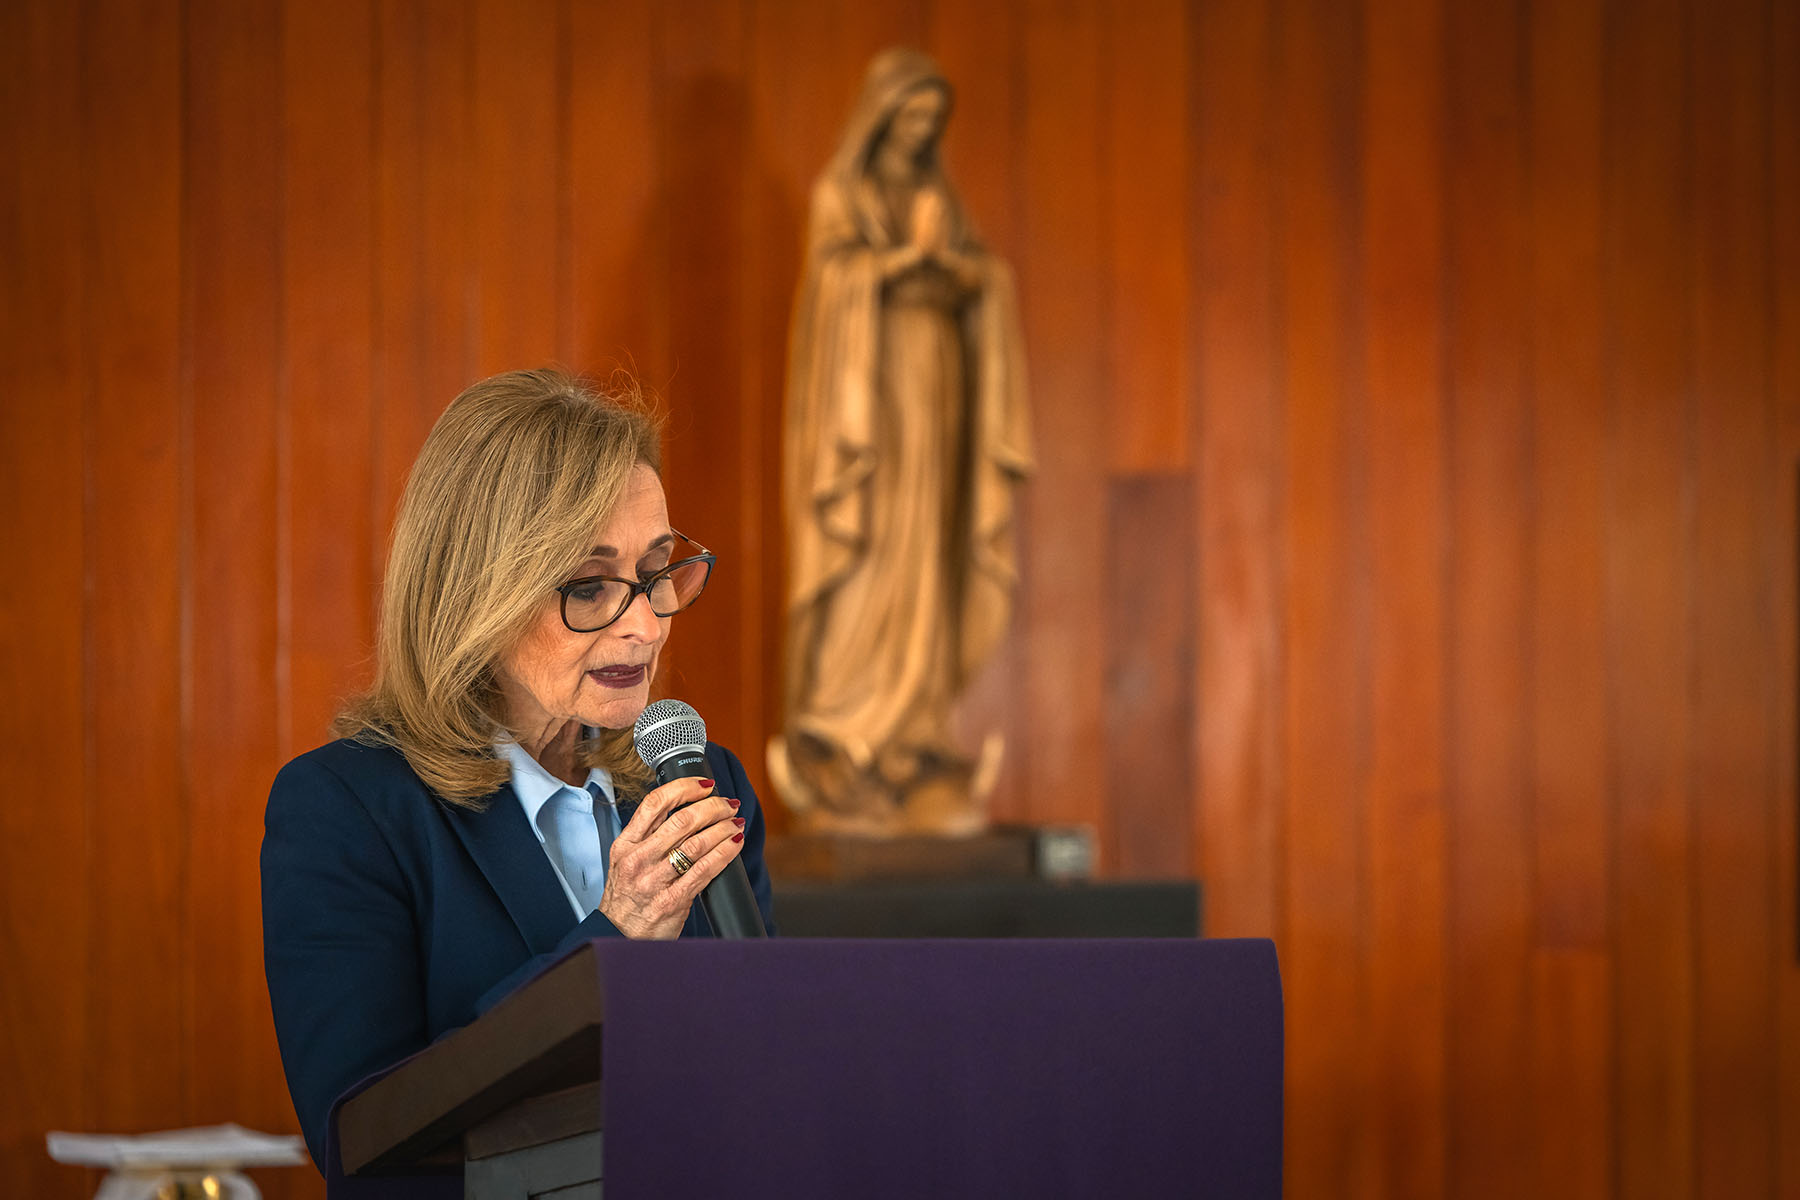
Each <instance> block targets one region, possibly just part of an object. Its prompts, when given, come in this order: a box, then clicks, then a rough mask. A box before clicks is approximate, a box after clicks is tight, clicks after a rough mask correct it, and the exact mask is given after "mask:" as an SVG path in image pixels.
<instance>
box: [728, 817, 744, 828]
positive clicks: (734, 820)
mask: <svg viewBox="0 0 1800 1200" xmlns="http://www.w3.org/2000/svg"><path fill="white" fill-rule="evenodd" d="M731 823H732V824H733V825H736V826H737V827H738V828H739V829H742V828H743V827H744V818H742V817H733V818H731Z"/></svg>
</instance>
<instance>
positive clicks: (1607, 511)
mask: <svg viewBox="0 0 1800 1200" xmlns="http://www.w3.org/2000/svg"><path fill="white" fill-rule="evenodd" d="M1618 5H1619V0H1606V2H1605V3H1604V4H1603V6H1602V10H1601V38H1600V45H1601V55H1600V161H1601V167H1600V219H1601V229H1602V235H1601V236H1602V241H1601V246H1600V287H1599V292H1600V327H1601V347H1600V360H1601V367H1600V370H1601V386H1602V387H1603V388H1604V390H1605V399H1604V404H1605V417H1604V421H1603V424H1604V427H1605V451H1606V458H1605V462H1604V463H1603V465H1602V470H1603V471H1604V472H1605V475H1606V478H1605V480H1604V481H1603V491H1602V495H1603V502H1602V513H1601V519H1602V521H1603V523H1604V530H1605V532H1604V534H1603V537H1604V540H1605V543H1606V555H1607V559H1608V562H1607V565H1606V566H1605V568H1604V569H1603V572H1604V583H1603V584H1602V586H1603V588H1604V589H1605V591H1606V596H1605V597H1603V598H1602V601H1601V603H1602V607H1603V608H1604V609H1607V610H1608V611H1610V607H1611V604H1610V601H1611V595H1612V592H1613V567H1612V560H1613V559H1614V558H1615V556H1616V553H1617V551H1616V549H1615V547H1614V546H1613V545H1612V542H1613V540H1614V539H1615V538H1616V537H1617V535H1618V527H1619V525H1618V522H1619V512H1618V486H1617V485H1618V478H1617V474H1618V472H1617V469H1616V466H1617V462H1618V438H1619V419H1618V414H1619V408H1618V400H1619V380H1618V365H1619V364H1618V346H1619V323H1618V311H1617V308H1616V306H1615V304H1614V294H1615V291H1614V289H1615V279H1616V277H1617V274H1618V257H1619V254H1618V236H1617V234H1616V232H1614V231H1613V230H1612V228H1611V218H1612V214H1613V212H1614V211H1615V209H1616V207H1617V205H1618V202H1619V195H1618V187H1617V185H1616V183H1615V171H1614V169H1613V168H1612V165H1611V164H1612V163H1613V161H1614V159H1615V158H1616V157H1617V155H1618V138H1617V133H1618V128H1617V121H1616V118H1615V112H1616V108H1617V101H1616V97H1615V94H1614V93H1615V89H1616V87H1617V80H1616V78H1615V72H1614V70H1613V46H1614V44H1615V42H1616V41H1617V37H1618V25H1619V17H1618ZM1604 631H1605V632H1604V634H1603V636H1604V637H1605V640H1606V642H1605V646H1604V647H1603V649H1602V653H1603V655H1604V659H1605V677H1606V697H1605V702H1604V706H1605V712H1606V717H1605V726H1604V729H1605V740H1606V753H1605V763H1604V775H1605V779H1606V798H1605V803H1606V807H1607V822H1608V824H1609V825H1610V826H1611V829H1612V836H1611V837H1610V838H1608V839H1607V851H1608V855H1607V873H1608V878H1607V890H1608V892H1609V895H1608V904H1607V912H1606V929H1607V946H1608V957H1609V959H1610V961H1611V963H1612V983H1613V986H1612V989H1611V995H1610V996H1609V997H1608V1005H1609V1007H1610V1009H1611V1014H1610V1015H1611V1028H1610V1030H1609V1031H1608V1035H1609V1045H1608V1047H1607V1050H1608V1054H1609V1055H1610V1057H1611V1060H1612V1079H1611V1081H1610V1084H1611V1086H1610V1088H1609V1092H1610V1096H1609V1101H1608V1107H1609V1108H1610V1110H1611V1112H1610V1120H1611V1122H1612V1129H1611V1134H1612V1138H1611V1140H1612V1153H1611V1156H1610V1159H1611V1161H1610V1167H1611V1172H1610V1174H1611V1185H1612V1186H1611V1190H1612V1194H1613V1195H1614V1196H1617V1195H1619V1194H1620V1193H1621V1191H1622V1190H1623V1188H1624V1183H1625V1155H1624V1153H1623V1148H1622V1147H1621V1146H1620V1144H1619V1140H1620V1137H1621V1135H1622V1133H1623V1131H1624V1108H1625V1100H1624V1096H1625V1086H1624V1084H1625V1056H1624V1051H1623V1035H1622V1033H1621V1030H1622V1028H1623V1025H1624V1020H1623V1018H1624V1011H1625V1001H1624V989H1623V988H1621V987H1620V986H1619V979H1620V975H1621V970H1620V962H1619V959H1620V954H1619V939H1620V930H1621V929H1622V928H1623V926H1624V895H1623V892H1624V871H1623V855H1622V854H1621V850H1620V844H1621V842H1622V840H1623V837H1624V828H1625V827H1624V822H1623V805H1622V801H1621V795H1622V789H1621V788H1620V786H1619V772H1620V769H1621V766H1620V755H1619V728H1620V721H1619V658H1620V655H1619V633H1618V629H1617V628H1616V626H1615V624H1614V622H1612V621H1611V620H1607V621H1605V623H1604Z"/></svg>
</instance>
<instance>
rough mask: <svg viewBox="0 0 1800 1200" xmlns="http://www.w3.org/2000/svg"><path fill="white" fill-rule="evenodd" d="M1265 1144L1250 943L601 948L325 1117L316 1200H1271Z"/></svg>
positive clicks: (1271, 992) (1274, 1085)
mask: <svg viewBox="0 0 1800 1200" xmlns="http://www.w3.org/2000/svg"><path fill="white" fill-rule="evenodd" d="M1281 1120H1282V1005H1281V985H1280V979H1279V975H1278V969H1277V965H1276V960H1275V950H1274V946H1273V944H1271V943H1269V942H1267V941H1260V940H1242V941H1223V940H1222V941H1193V940H1158V939H1145V940H1098V941H1085V940H1067V941H1064V940H1043V941H1011V940H1008V941H982V940H956V941H867V942H864V941H833V940H828V939H818V940H812V939H807V940H790V941H784V940H780V939H776V940H771V941H766V942H754V943H751V942H714V941H683V942H673V943H641V942H624V941H611V940H608V941H596V942H590V943H588V944H586V945H584V946H582V947H580V948H578V949H577V950H576V951H574V952H573V953H572V954H570V955H569V956H568V957H566V958H564V959H562V960H561V961H559V962H558V963H557V964H555V965H554V966H552V967H550V968H549V969H548V970H547V971H545V972H544V973H542V974H540V975H539V976H538V977H536V978H535V979H533V980H532V981H530V982H529V983H527V984H526V985H525V986H524V987H522V988H520V989H519V990H518V991H517V992H515V993H513V994H512V995H511V996H509V997H507V998H506V999H505V1000H503V1001H501V1002H500V1003H499V1004H498V1005H496V1006H495V1007H494V1008H493V1009H492V1010H490V1011H489V1012H488V1013H487V1014H485V1015H484V1016H482V1017H481V1018H480V1019H479V1020H477V1021H475V1022H474V1023H473V1024H471V1025H468V1026H466V1027H465V1028H463V1029H460V1030H458V1031H456V1032H455V1033H452V1034H450V1035H448V1036H446V1037H444V1038H443V1039H441V1040H440V1041H438V1042H437V1043H435V1044H434V1045H432V1046H431V1047H429V1048H428V1049H426V1050H425V1051H423V1052H421V1053H420V1054H418V1055H415V1056H414V1057H413V1058H411V1059H409V1060H407V1061H406V1062H405V1063H403V1064H401V1065H400V1066H399V1067H397V1068H396V1069H394V1070H393V1071H391V1072H389V1073H387V1074H385V1075H383V1076H381V1077H379V1078H378V1079H376V1080H375V1081H374V1082H372V1083H370V1084H368V1085H366V1086H364V1087H363V1088H362V1090H360V1091H358V1092H356V1093H355V1094H353V1095H351V1096H349V1097H348V1098H346V1099H344V1100H342V1101H340V1103H339V1105H338V1108H337V1110H336V1112H335V1114H334V1119H333V1124H332V1142H333V1148H332V1158H333V1160H334V1162H333V1166H334V1168H335V1169H334V1170H333V1171H332V1172H330V1176H331V1178H330V1180H329V1183H330V1192H331V1194H332V1195H333V1196H343V1197H350V1196H357V1195H383V1196H400V1195H414V1196H421V1197H422V1196H428V1195H430V1196H457V1195H464V1194H466V1195H467V1196H470V1197H476V1198H479V1200H489V1198H497V1197H508V1198H509V1200H523V1198H525V1197H535V1196H554V1197H557V1198H558V1200H572V1198H575V1197H597V1196H600V1195H601V1189H602V1186H603V1183H602V1177H603V1175H604V1187H605V1189H606V1190H607V1191H609V1192H611V1193H612V1194H613V1195H614V1196H615V1197H619V1196H623V1197H632V1196H656V1197H657V1198H658V1200H680V1198H683V1197H716V1196H731V1197H733V1198H734V1200H738V1198H742V1197H757V1196H771V1197H773V1196H781V1197H796V1198H802V1200H804V1198H806V1197H820V1198H824V1197H842V1196H850V1195H854V1196H859V1197H861V1196H867V1197H886V1196H892V1197H902V1196H905V1197H913V1196H919V1195H933V1196H961V1195H983V1196H987V1195H1031V1196H1093V1195H1168V1194H1179V1195H1218V1196H1230V1197H1270V1198H1271V1200H1273V1198H1275V1197H1279V1196H1280V1194H1281ZM603 1127H604V1145H605V1152H604V1171H602V1161H603V1156H602V1138H603V1134H602V1128H603ZM459 1164H460V1170H459V1169H458V1166H459Z"/></svg>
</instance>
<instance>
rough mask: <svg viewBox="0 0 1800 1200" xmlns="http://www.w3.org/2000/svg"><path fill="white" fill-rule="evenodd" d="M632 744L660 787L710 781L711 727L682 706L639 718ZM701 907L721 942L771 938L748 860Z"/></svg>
mask: <svg viewBox="0 0 1800 1200" xmlns="http://www.w3.org/2000/svg"><path fill="white" fill-rule="evenodd" d="M631 742H632V745H634V746H636V747H637V752H638V757H639V758H641V759H643V760H644V765H645V766H647V767H649V768H650V769H651V770H652V771H655V772H656V782H657V785H658V786H659V787H660V786H661V785H662V784H665V783H668V782H669V781H670V780H672V779H705V778H707V777H708V776H710V775H711V774H712V768H711V767H709V766H708V765H707V763H706V722H705V721H702V720H701V719H700V714H699V713H697V712H695V711H694V710H693V707H692V706H691V705H687V704H683V703H682V702H681V701H679V700H658V701H657V702H656V703H655V704H652V705H650V707H648V708H646V709H645V710H644V711H643V712H641V713H639V714H638V719H637V724H635V725H633V726H632V729H631ZM700 906H701V907H702V908H703V909H705V910H706V920H707V922H708V923H709V924H710V925H712V928H713V933H714V934H715V935H717V936H718V937H722V938H762V937H768V936H769V932H768V930H766V929H764V928H763V923H762V913H761V912H760V911H759V910H758V909H757V907H756V893H755V892H754V891H752V890H751V889H750V876H749V875H748V874H746V873H745V871H744V861H743V859H742V858H734V859H732V860H731V862H730V864H729V865H727V866H726V868H725V869H724V870H723V871H720V872H719V874H718V875H717V876H716V877H715V878H714V879H713V881H712V882H711V883H709V884H707V885H706V886H705V887H704V888H702V889H701V891H700Z"/></svg>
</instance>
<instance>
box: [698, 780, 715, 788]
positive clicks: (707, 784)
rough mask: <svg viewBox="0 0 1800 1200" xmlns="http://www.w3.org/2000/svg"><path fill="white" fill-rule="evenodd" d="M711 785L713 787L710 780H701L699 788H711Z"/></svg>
mask: <svg viewBox="0 0 1800 1200" xmlns="http://www.w3.org/2000/svg"><path fill="white" fill-rule="evenodd" d="M712 785H713V781H712V780H710V779H702V780H701V781H700V786H701V787H711V786H712Z"/></svg>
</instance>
